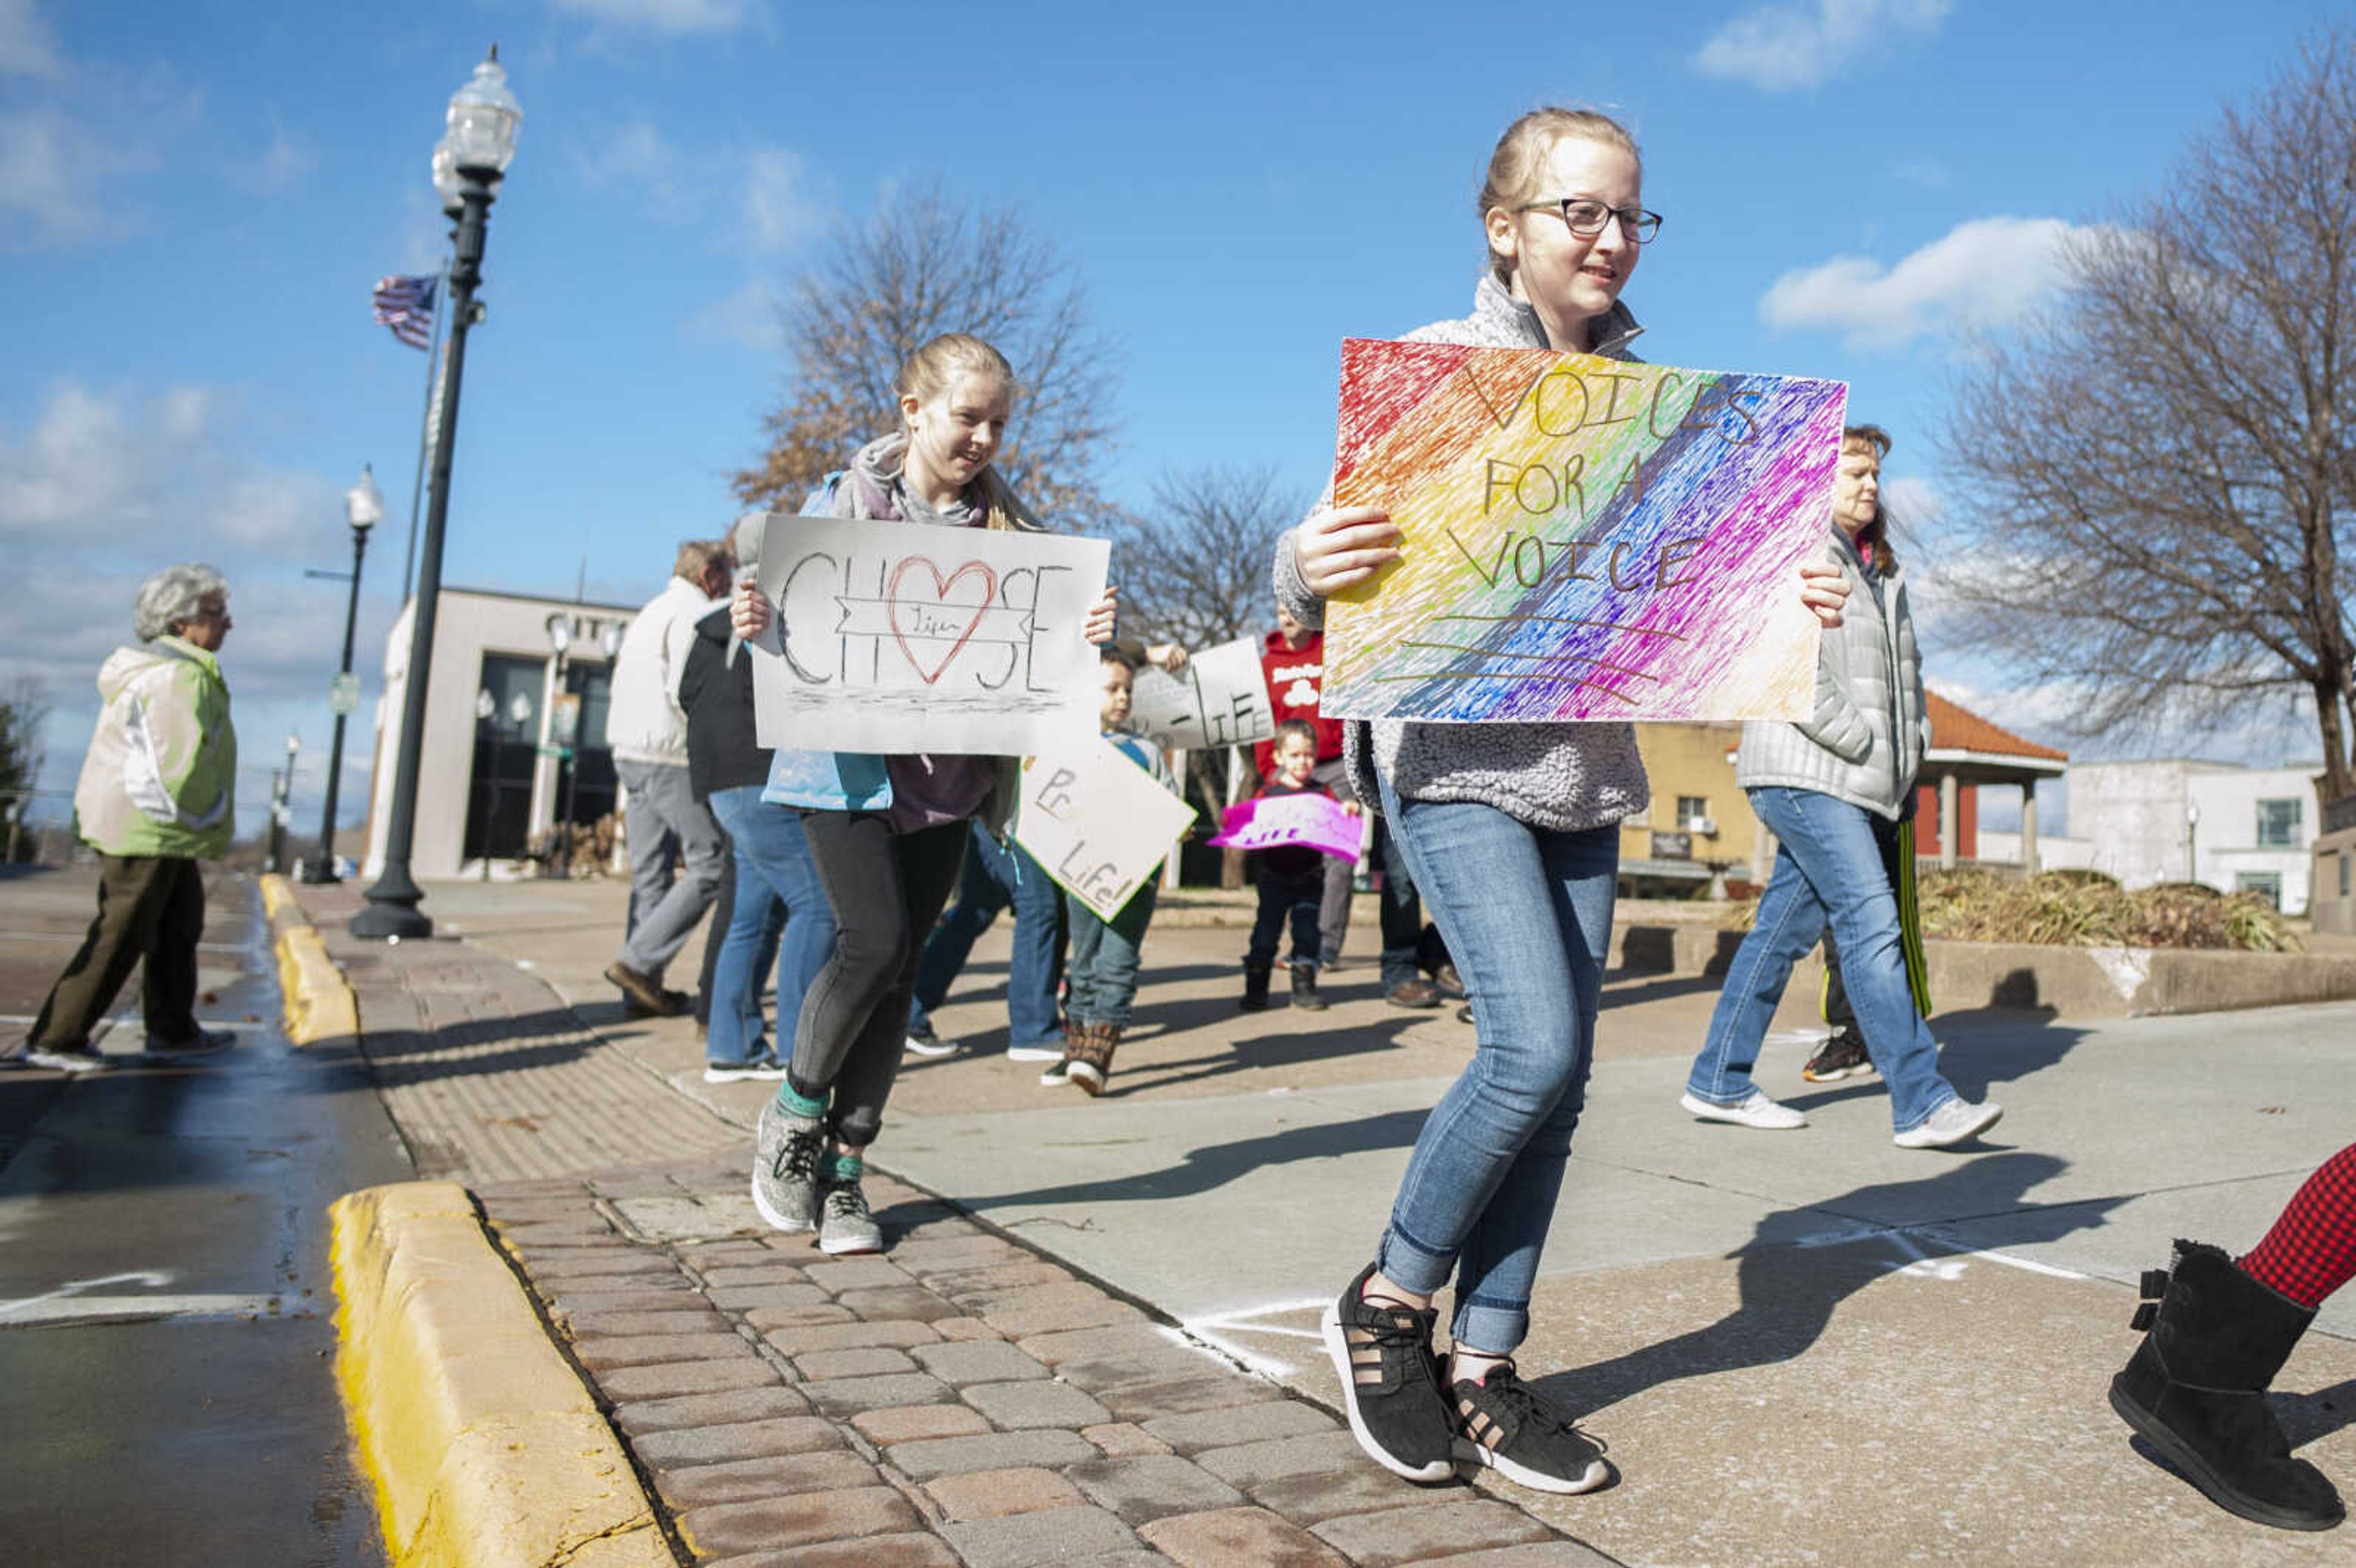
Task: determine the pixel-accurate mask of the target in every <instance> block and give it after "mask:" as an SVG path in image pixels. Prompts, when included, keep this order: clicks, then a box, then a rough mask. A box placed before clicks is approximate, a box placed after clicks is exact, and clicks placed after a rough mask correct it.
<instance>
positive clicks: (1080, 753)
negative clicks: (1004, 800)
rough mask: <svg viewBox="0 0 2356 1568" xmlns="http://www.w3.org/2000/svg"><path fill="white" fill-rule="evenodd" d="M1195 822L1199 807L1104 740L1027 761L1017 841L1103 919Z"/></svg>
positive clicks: (1017, 817)
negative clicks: (1171, 790) (1169, 788)
mask: <svg viewBox="0 0 2356 1568" xmlns="http://www.w3.org/2000/svg"><path fill="white" fill-rule="evenodd" d="M1193 825H1194V807H1192V806H1190V805H1187V804H1186V803H1185V802H1184V801H1182V800H1180V799H1179V798H1178V797H1177V796H1176V795H1172V794H1171V793H1170V792H1169V791H1168V790H1166V789H1164V788H1162V785H1161V784H1157V783H1155V782H1154V779H1153V775H1152V774H1151V773H1147V772H1146V771H1145V770H1144V769H1143V768H1141V767H1139V766H1138V765H1137V764H1136V763H1132V762H1130V760H1129V759H1128V758H1127V757H1124V756H1122V755H1121V754H1120V752H1119V751H1117V750H1116V749H1115V748H1114V747H1113V744H1112V742H1110V741H1106V740H1104V739H1102V738H1101V737H1099V738H1098V740H1096V741H1094V742H1093V743H1091V744H1089V745H1086V746H1080V747H1073V748H1066V749H1064V750H1061V751H1059V752H1055V753H1052V754H1050V755H1047V756H1041V757H1030V758H1026V759H1024V761H1023V801H1022V805H1021V807H1020V808H1019V809H1018V811H1017V812H1016V815H1015V818H1014V837H1015V840H1016V842H1018V843H1020V844H1021V845H1022V846H1023V848H1025V849H1028V850H1030V851H1031V854H1032V857H1033V859H1036V860H1037V861H1038V862H1039V864H1040V865H1042V866H1044V867H1045V868H1046V870H1047V874H1048V875H1049V876H1050V877H1053V878H1054V879H1055V884H1056V886H1058V887H1060V888H1062V889H1063V890H1064V891H1066V892H1068V893H1070V894H1071V895H1072V896H1073V897H1074V898H1076V899H1078V900H1079V901H1081V902H1082V903H1084V904H1086V905H1087V906H1088V907H1089V908H1090V909H1092V910H1094V911H1096V912H1097V913H1098V916H1099V917H1101V918H1103V919H1105V920H1110V919H1111V918H1112V917H1113V916H1114V915H1117V914H1119V912H1120V911H1121V906H1122V905H1124V904H1126V903H1128V902H1129V900H1130V894H1132V893H1134V892H1136V891H1137V890H1138V886H1139V884H1140V883H1141V882H1143V881H1144V880H1145V879H1146V877H1147V876H1148V875H1150V874H1151V872H1152V870H1153V868H1154V867H1155V866H1157V865H1159V864H1161V863H1162V859H1163V857H1165V856H1167V855H1168V854H1169V853H1170V847H1171V846H1172V845H1173V844H1175V843H1176V842H1177V841H1178V837H1179V835H1181V834H1183V833H1184V832H1185V831H1186V829H1187V828H1188V827H1192V826H1193Z"/></svg>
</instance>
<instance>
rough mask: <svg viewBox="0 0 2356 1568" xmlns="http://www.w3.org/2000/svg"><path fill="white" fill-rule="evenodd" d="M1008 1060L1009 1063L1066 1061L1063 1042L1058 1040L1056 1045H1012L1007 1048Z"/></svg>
mask: <svg viewBox="0 0 2356 1568" xmlns="http://www.w3.org/2000/svg"><path fill="white" fill-rule="evenodd" d="M1006 1060H1007V1061H1063V1060H1064V1047H1063V1042H1062V1041H1060V1040H1058V1041H1057V1042H1056V1043H1055V1044H1054V1045H1045V1044H1041V1045H1010V1046H1008V1047H1007V1048H1006Z"/></svg>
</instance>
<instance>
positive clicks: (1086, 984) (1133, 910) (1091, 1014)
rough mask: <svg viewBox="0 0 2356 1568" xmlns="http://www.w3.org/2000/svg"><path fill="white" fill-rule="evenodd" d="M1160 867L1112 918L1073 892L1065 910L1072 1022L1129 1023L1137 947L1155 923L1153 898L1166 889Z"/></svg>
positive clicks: (1120, 1025) (1118, 1026)
mask: <svg viewBox="0 0 2356 1568" xmlns="http://www.w3.org/2000/svg"><path fill="white" fill-rule="evenodd" d="M1160 879H1161V873H1160V871H1159V869H1156V870H1154V871H1151V872H1149V873H1147V875H1146V878H1145V880H1144V881H1143V882H1141V884H1140V885H1139V887H1138V890H1137V891H1136V892H1135V893H1133V894H1131V895H1130V901H1129V902H1127V903H1125V904H1123V905H1122V906H1121V909H1120V912H1119V914H1116V915H1114V916H1113V917H1112V919H1110V920H1109V921H1108V920H1106V919H1104V918H1103V917H1102V916H1100V915H1098V913H1097V912H1096V911H1094V910H1092V909H1090V908H1089V907H1088V906H1087V905H1086V904H1084V903H1082V902H1081V901H1079V900H1078V899H1076V898H1074V897H1073V896H1072V895H1070V894H1069V893H1066V894H1065V895H1064V915H1065V918H1066V920H1067V921H1069V922H1070V923H1071V927H1072V966H1071V971H1070V973H1071V980H1072V995H1071V1013H1072V1021H1073V1022H1074V1023H1076V1024H1110V1025H1112V1026H1113V1027H1114V1028H1115V1029H1127V1028H1128V1027H1129V1010H1130V1007H1131V1006H1133V1005H1134V1004H1135V1003H1136V1001H1137V965H1138V949H1139V948H1140V946H1141V945H1142V944H1143V943H1144V941H1145V928H1146V927H1147V926H1149V925H1151V924H1152V923H1153V901H1154V899H1155V898H1156V897H1157V896H1159V894H1160V893H1161V891H1162V885H1161V880H1160Z"/></svg>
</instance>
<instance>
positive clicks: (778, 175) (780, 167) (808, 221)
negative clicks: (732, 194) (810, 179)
mask: <svg viewBox="0 0 2356 1568" xmlns="http://www.w3.org/2000/svg"><path fill="white" fill-rule="evenodd" d="M803 170H804V165H803V163H802V159H801V155H800V154H798V153H794V152H790V151H788V150H787V149H786V148H784V147H755V148H753V149H752V150H751V151H750V152H748V153H747V154H746V155H745V157H744V205H743V208H742V215H743V219H744V246H745V249H747V250H749V251H752V252H753V253H754V254H755V255H756V256H774V255H776V253H778V252H779V251H790V250H792V249H793V248H794V247H795V246H796V245H798V244H800V243H801V242H802V240H805V239H807V238H808V237H809V234H810V233H811V232H812V230H814V229H816V228H817V227H818V223H819V211H818V208H816V207H814V206H813V205H812V204H811V203H810V202H809V199H808V198H807V196H806V194H805V192H804V190H803V188H802V187H803V178H804V175H803Z"/></svg>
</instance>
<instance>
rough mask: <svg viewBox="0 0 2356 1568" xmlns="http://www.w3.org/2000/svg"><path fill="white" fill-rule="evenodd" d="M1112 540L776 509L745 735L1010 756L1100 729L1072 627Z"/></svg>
mask: <svg viewBox="0 0 2356 1568" xmlns="http://www.w3.org/2000/svg"><path fill="white" fill-rule="evenodd" d="M1111 548H1112V547H1111V546H1109V545H1108V544H1107V543H1106V542H1105V541H1104V540H1102V539H1066V538H1063V537H1061V536H1058V535H1054V534H1028V533H1013V532H1004V531H992V530H990V529H986V528H929V527H926V526H923V525H921V524H914V523H894V522H865V521H855V520H848V519H843V518H837V517H789V516H785V515H782V514H775V513H773V514H771V516H770V517H769V520H768V526H767V527H766V528H765V529H764V530H763V532H762V535H761V575H760V583H761V592H763V593H764V594H765V595H766V596H767V598H768V600H769V606H770V609H771V611H772V615H773V618H772V619H771V621H770V624H769V626H768V628H767V629H766V631H764V632H763V633H762V635H761V636H760V637H759V638H758V639H756V640H755V641H754V642H752V643H750V644H748V645H747V646H749V647H751V648H753V649H754V650H755V654H756V655H758V656H757V657H756V658H755V661H754V664H753V720H754V731H755V735H756V737H757V738H758V739H759V741H760V742H761V744H762V745H764V746H782V747H787V748H790V749H792V750H795V751H805V752H880V753H882V754H884V755H887V756H892V755H907V754H910V753H913V752H936V753H940V754H943V755H975V756H998V757H1012V756H1023V755H1027V754H1030V753H1033V752H1046V751H1055V750H1059V749H1065V750H1068V749H1070V748H1072V747H1074V746H1076V745H1078V744H1079V743H1080V742H1081V741H1083V740H1084V739H1085V738H1086V737H1087V736H1089V735H1091V734H1093V733H1095V732H1096V728H1097V720H1098V711H1097V710H1098V677H1097V667H1098V656H1097V650H1096V649H1095V648H1094V647H1092V646H1091V645H1089V644H1088V642H1087V639H1086V635H1085V633H1084V630H1083V628H1084V627H1085V625H1086V624H1087V615H1088V610H1089V607H1090V606H1091V605H1093V604H1095V603H1096V602H1097V601H1098V599H1100V598H1102V597H1103V596H1104V587H1105V568H1106V565H1107V563H1108V560H1109V557H1110V554H1111Z"/></svg>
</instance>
